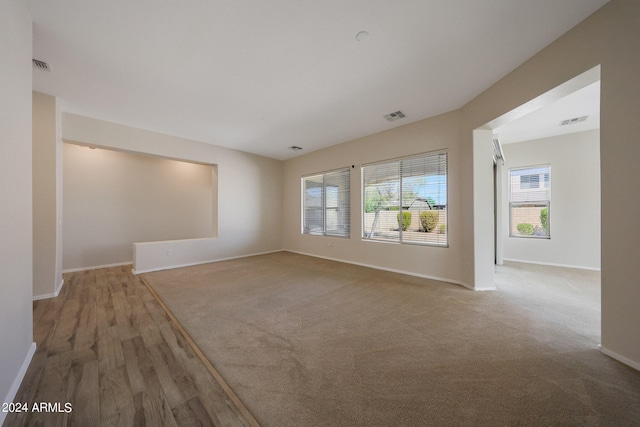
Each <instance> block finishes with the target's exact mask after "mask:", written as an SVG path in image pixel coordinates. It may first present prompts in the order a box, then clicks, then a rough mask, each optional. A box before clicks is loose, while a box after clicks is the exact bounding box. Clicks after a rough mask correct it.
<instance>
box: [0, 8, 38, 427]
mask: <svg viewBox="0 0 640 427" xmlns="http://www.w3.org/2000/svg"><path fill="white" fill-rule="evenodd" d="M0 28H1V30H0V33H1V34H2V37H0V58H2V66H0V94H1V95H0V150H1V152H2V155H0V198H2V202H1V203H0V229H1V231H0V236H2V237H0V272H2V276H1V278H0V402H11V401H12V400H13V397H14V395H15V393H16V392H17V387H18V386H19V385H20V381H21V379H22V375H23V374H24V371H23V369H26V365H25V364H28V363H29V360H30V357H31V355H32V354H33V353H32V351H33V350H34V349H35V344H33V332H32V301H31V295H32V286H33V263H32V259H33V256H32V249H33V243H32V204H31V182H32V181H31V179H32V178H31V170H32V166H31V46H32V40H31V18H30V16H29V11H28V9H27V5H26V2H24V1H22V0H7V1H4V0H3V1H2V2H0ZM5 416H6V413H3V412H0V424H1V423H2V422H3V421H4V418H5Z"/></svg>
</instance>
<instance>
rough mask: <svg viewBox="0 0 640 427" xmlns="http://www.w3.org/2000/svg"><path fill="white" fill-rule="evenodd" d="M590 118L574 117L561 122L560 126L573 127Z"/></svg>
mask: <svg viewBox="0 0 640 427" xmlns="http://www.w3.org/2000/svg"><path fill="white" fill-rule="evenodd" d="M588 117H589V116H582V117H574V118H573V119H567V120H563V121H562V122H560V126H566V125H573V124H576V123H580V122H584V121H585V120H587V118H588Z"/></svg>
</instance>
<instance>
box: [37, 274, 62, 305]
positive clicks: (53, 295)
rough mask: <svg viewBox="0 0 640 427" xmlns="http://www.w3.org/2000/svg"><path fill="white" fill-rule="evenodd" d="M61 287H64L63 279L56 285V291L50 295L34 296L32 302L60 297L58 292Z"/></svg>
mask: <svg viewBox="0 0 640 427" xmlns="http://www.w3.org/2000/svg"><path fill="white" fill-rule="evenodd" d="M62 285H64V279H60V283H58V286H56V290H55V291H54V292H53V293H52V294H44V295H34V296H33V300H34V301H38V300H41V299H47V298H55V297H57V296H58V295H60V291H61V290H62Z"/></svg>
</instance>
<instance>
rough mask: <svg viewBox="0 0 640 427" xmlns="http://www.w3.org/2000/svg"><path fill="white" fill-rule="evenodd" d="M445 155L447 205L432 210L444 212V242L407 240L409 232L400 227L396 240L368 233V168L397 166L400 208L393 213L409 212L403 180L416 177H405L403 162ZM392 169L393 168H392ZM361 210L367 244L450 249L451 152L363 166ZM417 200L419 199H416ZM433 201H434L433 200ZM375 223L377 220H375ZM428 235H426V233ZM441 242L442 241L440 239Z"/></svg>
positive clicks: (362, 236) (425, 153) (362, 234)
mask: <svg viewBox="0 0 640 427" xmlns="http://www.w3.org/2000/svg"><path fill="white" fill-rule="evenodd" d="M441 155H444V175H443V176H444V199H445V203H444V208H443V209H430V210H435V211H436V212H438V213H439V215H440V212H444V217H445V219H444V225H445V228H444V233H442V234H443V235H444V242H442V243H439V242H429V241H420V240H412V239H405V238H404V236H403V233H407V231H403V230H402V227H401V226H398V237H397V239H396V238H389V237H387V238H376V237H375V235H374V236H372V235H371V232H368V231H367V226H366V224H367V220H366V214H367V213H368V212H367V211H366V204H367V195H366V192H367V187H366V185H365V184H366V183H365V179H366V168H369V167H375V166H382V167H383V166H385V165H393V164H397V170H398V178H397V180H398V182H397V188H398V194H397V199H398V206H397V211H396V210H392V211H393V212H398V213H400V212H405V211H409V210H408V209H404V202H405V200H403V199H405V196H406V194H405V193H404V192H403V180H405V179H408V178H411V177H412V176H415V175H404V174H403V166H402V162H408V161H412V160H414V161H415V160H421V159H425V160H426V159H429V158H430V157H437V156H441ZM435 161H436V162H438V161H439V160H435ZM390 169H391V167H390ZM423 176H429V175H426V174H425V175H423ZM360 195H361V209H360V213H361V221H362V226H361V239H362V240H363V241H367V242H377V243H388V244H401V245H417V246H428V247H437V248H448V247H449V218H448V208H449V151H448V150H447V149H442V150H435V151H429V152H424V153H418V154H413V155H410V156H404V157H397V158H394V159H386V160H382V161H378V162H374V163H368V164H365V165H362V167H361V194H360ZM427 198H431V196H428V197H426V198H425V199H427ZM416 200H417V199H416ZM432 200H433V199H432ZM374 221H375V220H374ZM425 235H426V233H425ZM438 240H440V239H438Z"/></svg>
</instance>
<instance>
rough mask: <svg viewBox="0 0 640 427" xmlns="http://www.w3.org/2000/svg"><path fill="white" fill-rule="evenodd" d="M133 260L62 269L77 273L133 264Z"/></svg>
mask: <svg viewBox="0 0 640 427" xmlns="http://www.w3.org/2000/svg"><path fill="white" fill-rule="evenodd" d="M132 264H133V262H132V261H127V262H117V263H115V264H104V265H92V266H90V267H80V268H70V269H68V270H62V272H63V273H75V272H78V271H87V270H97V269H99V268H109V267H122V266H123V265H132Z"/></svg>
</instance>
